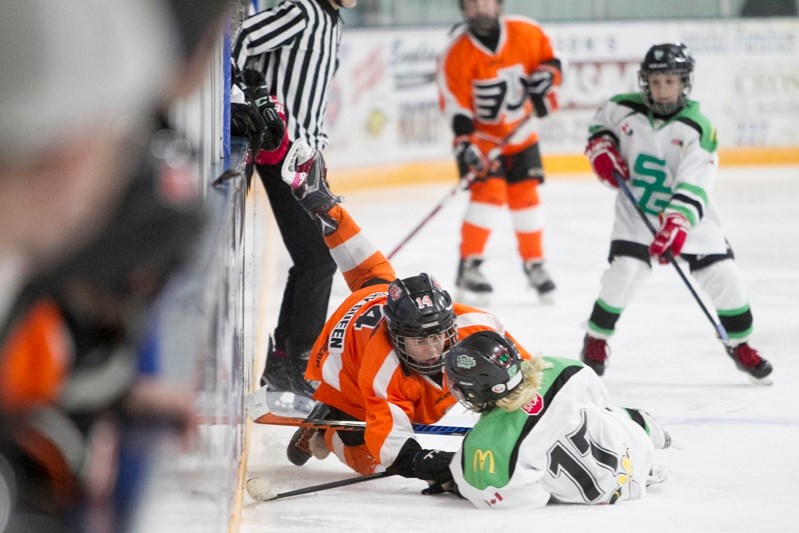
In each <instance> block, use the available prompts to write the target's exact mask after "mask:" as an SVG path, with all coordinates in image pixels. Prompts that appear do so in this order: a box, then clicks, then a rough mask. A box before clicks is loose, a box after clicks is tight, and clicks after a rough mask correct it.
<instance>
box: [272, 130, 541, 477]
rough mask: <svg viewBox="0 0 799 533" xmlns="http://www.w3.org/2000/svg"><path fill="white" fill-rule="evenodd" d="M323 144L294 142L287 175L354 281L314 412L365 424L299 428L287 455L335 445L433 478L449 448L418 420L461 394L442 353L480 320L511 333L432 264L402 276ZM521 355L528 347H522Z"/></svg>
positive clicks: (378, 464)
mask: <svg viewBox="0 0 799 533" xmlns="http://www.w3.org/2000/svg"><path fill="white" fill-rule="evenodd" d="M325 174H326V169H325V166H324V160H323V159H322V156H321V154H319V153H318V152H314V151H312V150H310V149H308V148H307V146H303V144H302V143H301V142H297V143H295V144H294V145H293V146H292V148H291V150H290V151H289V153H288V155H287V157H286V162H285V164H284V166H283V179H284V181H286V183H288V184H289V185H290V186H291V188H292V192H293V195H294V197H295V198H296V199H297V201H298V202H299V203H300V205H301V206H302V207H303V208H304V209H305V210H306V211H307V212H308V214H309V215H310V216H311V217H312V219H313V220H314V221H315V222H316V223H317V226H318V227H319V229H320V231H321V233H322V235H323V236H324V240H325V243H326V244H327V246H328V247H329V248H330V253H331V255H332V256H333V258H334V259H335V261H336V263H337V265H338V267H339V269H340V270H341V272H342V274H343V276H344V278H345V280H346V281H347V284H348V285H349V287H350V290H351V291H352V294H350V296H348V297H347V298H346V299H345V300H344V301H343V302H342V303H341V304H340V305H339V306H338V308H337V309H336V310H334V311H333V313H332V314H331V316H330V318H329V319H328V321H327V322H326V323H325V325H324V328H323V329H322V333H321V334H320V336H319V338H318V339H317V341H316V343H315V344H314V346H313V348H312V350H311V353H310V359H309V361H308V366H307V369H306V373H305V378H306V379H308V380H310V381H312V382H315V383H318V387H317V389H316V391H315V392H314V394H313V398H314V400H316V401H317V402H318V403H317V405H316V407H315V408H314V409H313V411H312V412H311V414H310V415H309V417H308V419H309V420H311V419H313V420H318V419H327V420H359V421H363V422H366V427H365V430H363V431H335V430H332V429H328V430H320V429H312V428H301V429H299V430H298V431H297V432H296V433H295V434H294V436H293V437H292V438H291V441H290V443H289V446H288V449H287V455H288V459H289V460H290V461H291V462H292V463H293V464H295V465H298V466H299V465H303V464H305V463H306V462H307V461H308V460H309V459H310V458H311V456H312V455H313V456H316V457H317V458H324V457H327V456H328V455H329V454H330V453H331V452H332V453H333V454H334V455H336V456H337V457H338V458H339V459H340V460H341V461H342V462H344V463H345V464H347V465H348V466H349V467H350V468H352V469H353V470H355V471H356V472H359V473H361V474H372V473H375V472H380V471H383V470H390V471H393V472H396V473H397V474H400V475H403V476H406V477H415V478H419V479H424V480H428V481H432V482H435V481H436V479H435V477H434V476H433V475H432V474H431V471H433V470H437V469H436V468H435V466H436V465H437V464H439V463H441V464H443V465H444V467H445V468H446V465H447V464H448V462H449V461H448V459H449V456H451V454H449V455H448V454H447V453H446V452H437V451H435V450H423V449H422V448H421V446H420V445H419V443H418V442H417V440H416V438H415V435H414V431H413V424H432V423H435V422H437V421H439V420H440V419H441V418H442V417H443V416H444V414H445V413H446V412H447V411H448V410H449V408H450V407H452V406H453V405H454V404H455V403H457V402H456V400H455V398H453V397H452V394H451V393H450V391H449V388H448V387H447V386H446V384H445V383H444V379H443V367H444V361H443V359H442V355H441V354H442V353H443V352H445V351H446V350H447V349H449V348H451V347H452V346H453V345H454V344H455V343H456V342H457V341H458V339H459V338H464V337H466V336H468V335H470V334H472V333H475V332H477V331H483V330H490V331H497V332H499V333H501V334H505V335H508V336H509V337H510V335H509V334H508V333H507V332H506V331H505V328H504V327H503V325H502V323H501V322H500V321H499V320H498V319H497V318H496V317H495V316H493V315H492V314H490V313H487V312H485V311H481V310H479V309H476V308H474V307H470V306H466V305H462V304H459V303H453V301H452V298H451V297H450V295H449V293H448V292H447V291H446V290H444V289H443V288H442V287H441V285H440V284H439V282H438V281H437V280H436V279H435V278H434V277H433V276H431V275H430V274H427V273H422V274H419V275H416V276H411V277H407V278H403V279H398V278H397V276H396V274H395V272H394V269H393V267H392V266H391V263H389V262H388V260H387V259H386V258H385V256H384V255H383V254H382V253H381V252H380V251H379V250H377V248H375V246H374V245H373V244H372V243H371V242H369V240H368V239H366V237H365V236H364V235H363V233H362V232H361V229H360V228H359V227H358V225H357V224H356V223H355V221H354V220H353V219H352V218H351V216H350V214H349V213H348V212H347V211H346V210H345V209H344V208H343V207H342V206H341V205H340V204H339V202H340V200H341V199H340V198H339V197H337V196H335V195H333V194H332V193H331V192H330V190H329V188H328V185H327V182H326V179H325ZM522 353H523V355H524V356H525V357H529V354H527V353H526V352H524V351H522Z"/></svg>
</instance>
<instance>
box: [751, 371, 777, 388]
mask: <svg viewBox="0 0 799 533" xmlns="http://www.w3.org/2000/svg"><path fill="white" fill-rule="evenodd" d="M747 377H748V378H749V381H751V382H752V383H753V384H755V385H760V386H763V387H769V386H771V385H774V381H773V380H772V379H771V374H769V375H768V376H765V377H762V378H756V377H755V376H753V375H751V374H747Z"/></svg>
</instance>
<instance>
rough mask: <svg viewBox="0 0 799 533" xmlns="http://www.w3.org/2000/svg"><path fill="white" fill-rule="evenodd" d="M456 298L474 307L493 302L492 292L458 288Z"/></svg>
mask: <svg viewBox="0 0 799 533" xmlns="http://www.w3.org/2000/svg"><path fill="white" fill-rule="evenodd" d="M455 300H456V301H458V302H461V303H463V304H466V305H471V306H472V307H486V306H488V305H489V304H490V303H491V293H490V292H473V291H467V290H465V289H457V290H456V291H455Z"/></svg>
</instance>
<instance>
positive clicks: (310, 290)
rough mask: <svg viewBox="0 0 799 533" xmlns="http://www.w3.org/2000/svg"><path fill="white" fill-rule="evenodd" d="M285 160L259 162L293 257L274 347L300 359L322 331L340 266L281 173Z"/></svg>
mask: <svg viewBox="0 0 799 533" xmlns="http://www.w3.org/2000/svg"><path fill="white" fill-rule="evenodd" d="M281 164H282V162H281V163H279V164H277V165H255V167H256V169H257V170H258V175H259V176H260V177H261V182H262V183H263V184H264V188H265V189H266V195H267V197H268V198H269V204H270V205H271V206H272V212H273V213H274V215H275V220H276V221H277V227H278V229H280V235H281V236H282V237H283V243H284V244H285V245H286V249H287V250H288V252H289V255H290V256H291V261H292V263H293V266H292V267H291V268H290V269H289V274H288V280H287V281H286V287H285V289H284V290H283V302H282V303H281V305H280V315H279V316H278V319H277V326H276V327H275V331H274V341H275V344H274V347H275V348H281V349H285V350H286V351H287V352H288V355H289V357H290V358H292V359H295V360H296V358H297V357H300V356H303V357H307V352H309V351H310V349H311V347H313V344H314V342H315V341H316V337H317V336H319V333H320V332H321V331H322V327H323V326H324V324H325V319H326V318H327V307H328V303H329V300H330V288H331V286H332V285H333V275H334V274H335V273H336V269H337V267H336V263H335V261H333V258H332V257H331V256H330V251H329V250H328V248H327V245H326V244H325V241H324V240H323V239H322V235H321V234H320V233H319V229H318V228H317V227H316V224H314V222H313V220H312V219H311V217H310V216H308V214H307V213H306V212H305V211H304V210H303V209H302V207H300V204H299V203H297V200H295V199H294V197H293V196H292V195H291V188H290V187H289V186H288V185H287V184H286V183H284V182H283V180H282V179H281V177H280V167H281Z"/></svg>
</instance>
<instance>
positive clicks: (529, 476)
mask: <svg viewBox="0 0 799 533" xmlns="http://www.w3.org/2000/svg"><path fill="white" fill-rule="evenodd" d="M444 358H445V367H446V370H445V374H446V381H447V383H448V384H449V386H450V388H451V390H452V392H453V394H454V395H455V396H456V397H457V398H458V400H459V401H460V402H461V403H462V404H463V405H465V406H466V407H468V408H469V409H472V410H473V411H476V412H478V413H482V414H481V416H480V419H479V420H478V421H477V423H476V424H475V426H474V428H473V429H472V430H471V431H470V432H469V434H468V435H467V436H466V437H465V438H464V440H463V444H462V446H461V449H460V450H458V452H456V454H455V457H454V458H453V460H452V461H451V463H450V465H449V469H450V470H451V474H452V476H453V481H454V484H455V485H456V487H457V489H456V487H453V486H452V484H448V483H446V482H445V483H443V488H444V489H446V490H457V492H458V493H459V494H460V495H461V496H463V497H465V498H466V499H468V500H469V501H471V502H472V503H473V504H474V505H475V506H477V507H483V508H486V507H487V508H496V509H503V508H504V509H508V508H518V507H543V506H544V505H546V504H547V502H549V501H550V500H552V501H557V502H562V503H584V504H612V503H616V502H617V501H619V500H634V499H638V498H641V497H643V496H644V494H645V493H646V487H647V486H648V485H651V484H653V483H659V482H661V481H663V480H664V479H665V476H664V473H663V468H662V467H659V466H655V467H653V465H652V459H653V456H654V453H653V452H654V450H656V449H663V448H668V447H669V446H670V444H671V438H670V437H669V434H668V433H666V431H665V430H664V429H663V428H662V427H661V426H660V425H659V424H658V423H657V422H656V421H655V419H654V418H653V417H652V416H651V415H650V414H649V413H647V412H645V411H640V410H637V409H627V408H621V407H613V406H609V405H608V392H607V389H606V388H605V386H604V384H603V383H602V381H601V380H600V379H599V378H598V377H597V375H596V373H594V372H593V371H591V370H590V369H589V368H587V367H585V366H583V365H582V364H581V363H580V362H579V361H574V360H571V359H563V358H558V357H541V356H536V357H535V358H533V359H532V360H529V361H525V360H523V359H522V357H521V356H520V355H519V351H518V348H517V346H515V345H514V344H513V343H512V342H510V341H509V340H508V339H507V338H506V337H504V336H502V335H497V334H496V333H494V332H480V333H475V334H473V335H471V336H470V337H468V338H466V339H464V340H462V341H460V342H459V343H458V344H456V345H455V346H454V347H453V348H452V349H451V350H449V351H448V352H447V353H446V354H445V356H444ZM437 475H438V476H439V479H442V478H443V475H444V474H442V473H441V472H437Z"/></svg>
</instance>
